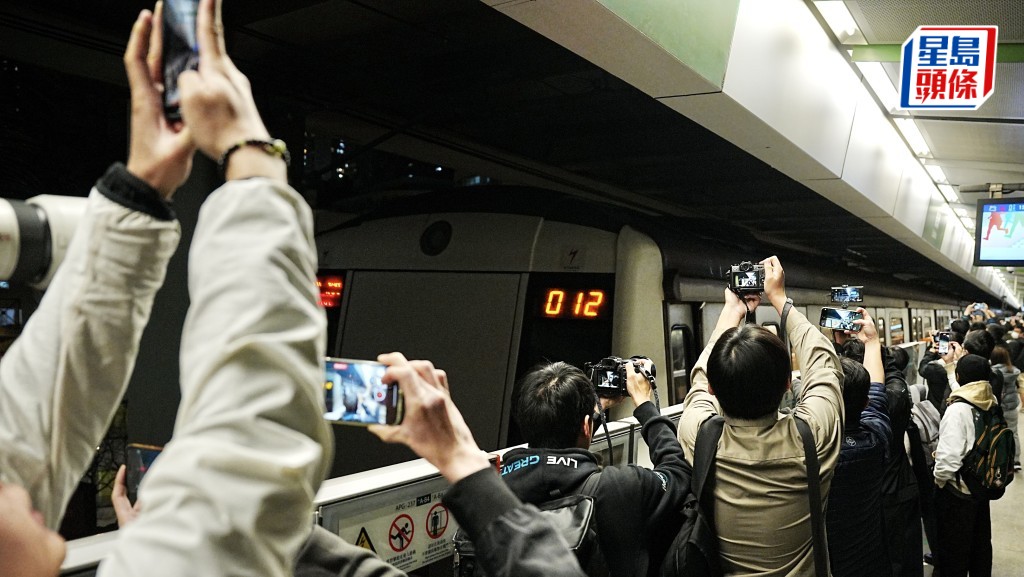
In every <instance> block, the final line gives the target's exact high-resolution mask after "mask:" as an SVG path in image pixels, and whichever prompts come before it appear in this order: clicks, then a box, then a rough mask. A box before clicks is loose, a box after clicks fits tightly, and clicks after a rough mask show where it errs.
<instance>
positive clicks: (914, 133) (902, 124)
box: [895, 118, 946, 182]
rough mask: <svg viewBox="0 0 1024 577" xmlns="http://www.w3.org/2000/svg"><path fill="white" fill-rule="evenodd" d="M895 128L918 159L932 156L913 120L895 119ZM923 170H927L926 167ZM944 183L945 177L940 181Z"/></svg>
mask: <svg viewBox="0 0 1024 577" xmlns="http://www.w3.org/2000/svg"><path fill="white" fill-rule="evenodd" d="M895 121H896V128H899V129H900V134H902V135H903V138H904V139H906V141H907V144H909V145H910V149H911V150H912V151H913V152H914V154H915V155H916V156H918V157H928V156H931V155H932V151H931V149H930V148H928V143H927V142H925V141H924V136H923V135H922V134H921V131H920V130H919V129H918V128H917V123H916V122H914V119H913V118H896V119H895ZM925 168H928V167H927V166H926V167H925ZM942 181H943V182H945V181H946V179H945V177H943V179H942Z"/></svg>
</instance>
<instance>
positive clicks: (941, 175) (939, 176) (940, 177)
mask: <svg viewBox="0 0 1024 577" xmlns="http://www.w3.org/2000/svg"><path fill="white" fill-rule="evenodd" d="M924 169H925V170H927V171H928V174H930V175H931V177H932V180H934V181H935V183H936V184H947V182H946V173H945V172H942V167H941V166H938V165H935V164H927V165H925V167H924Z"/></svg>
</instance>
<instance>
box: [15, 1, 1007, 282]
mask: <svg viewBox="0 0 1024 577" xmlns="http://www.w3.org/2000/svg"><path fill="white" fill-rule="evenodd" d="M830 1H836V2H838V1H841V0H830ZM225 4H226V6H225V9H224V10H225V24H226V27H227V31H228V42H229V50H230V51H231V52H232V54H233V56H234V57H235V60H236V61H237V62H238V64H239V67H240V68H241V69H242V70H243V72H245V73H246V74H248V75H249V77H250V78H251V80H252V81H253V85H254V87H255V90H256V92H257V94H258V95H267V96H268V97H272V98H274V99H275V100H276V101H277V102H283V103H286V105H287V106H291V107H294V109H295V110H296V112H298V113H300V114H304V115H307V117H308V118H309V119H310V121H309V123H310V124H312V128H313V129H317V127H318V126H319V127H320V128H319V129H321V130H326V127H327V126H331V125H332V124H331V119H332V118H335V117H343V116H344V117H353V118H359V119H362V120H364V121H367V122H372V123H374V124H376V125H379V126H382V127H385V128H386V129H387V130H389V131H390V135H391V136H389V137H388V138H392V137H397V136H398V135H414V136H416V137H417V138H420V139H422V140H424V141H427V142H433V143H436V144H438V145H440V146H444V147H448V148H454V149H458V150H459V151H462V152H463V153H466V154H478V155H480V156H485V157H486V160H487V161H488V162H489V163H491V164H494V165H500V166H503V167H505V168H507V169H508V173H516V172H519V173H521V174H523V175H527V176H529V177H530V178H532V179H537V178H540V179H545V180H548V181H550V182H552V183H558V184H559V185H560V186H561V187H562V188H563V189H564V188H570V189H578V190H580V191H581V192H583V193H585V194H587V195H590V196H600V197H604V198H608V199H612V200H615V201H619V202H626V203H636V204H642V205H643V206H645V207H647V208H648V209H649V210H655V211H659V212H663V213H665V214H671V215H679V216H689V217H698V218H702V219H707V220H709V221H711V222H728V223H730V224H732V225H736V226H739V227H740V228H743V229H747V230H748V231H749V232H750V233H751V234H752V235H753V236H754V237H755V238H757V239H759V240H760V241H761V242H763V243H764V245H763V246H760V247H752V248H753V249H755V250H776V251H778V252H779V253H780V254H787V253H799V254H801V255H805V256H814V257H816V258H819V259H821V260H822V262H829V263H832V264H833V265H834V266H837V267H852V268H850V269H849V270H850V275H851V278H852V277H854V276H855V275H856V270H857V269H864V270H870V271H884V272H886V273H887V274H890V275H894V276H895V278H896V279H899V280H898V281H897V282H905V283H908V285H912V286H915V287H925V288H926V289H927V290H932V291H935V292H936V294H941V295H944V296H947V297H951V298H957V299H961V300H963V301H974V300H981V299H987V300H989V301H990V302H991V301H992V298H991V297H990V296H988V295H986V294H984V293H983V292H982V291H981V289H979V288H978V287H976V286H974V285H972V284H970V283H968V282H966V281H964V280H962V279H960V278H958V277H956V276H954V275H953V274H951V273H949V272H948V271H946V270H945V269H943V268H942V267H940V266H939V265H937V264H935V263H933V262H932V261H930V260H928V259H927V258H925V257H923V256H921V255H919V254H918V253H916V252H914V251H913V250H911V249H909V248H907V247H906V246H905V245H903V244H901V243H900V242H899V241H897V240H894V239H892V238H891V237H889V236H888V235H886V234H885V233H883V232H881V231H879V230H878V229H876V228H875V227H873V226H872V225H870V224H868V223H866V222H865V221H863V220H862V219H861V218H859V217H857V216H855V215H853V214H851V213H849V212H847V211H846V210H844V209H841V208H839V207H838V206H836V205H834V204H832V203H831V202H829V201H827V200H825V199H823V198H822V197H821V196H819V195H818V194H817V193H815V192H813V191H811V190H809V189H807V188H805V187H804V186H802V185H800V184H798V183H796V182H794V181H792V180H791V179H789V178H788V177H786V176H785V175H783V174H781V173H780V172H778V171H777V170H775V169H773V168H772V167H771V166H768V165H767V164H765V163H764V162H762V161H760V160H758V159H756V158H754V157H752V156H751V155H749V154H747V153H746V152H744V151H742V150H740V149H738V148H737V147H735V146H733V145H732V144H731V143H729V142H728V141H726V140H724V139H722V138H720V137H718V136H717V135H715V134H713V133H711V132H710V131H708V130H706V129H704V128H703V127H701V126H699V125H698V124H696V123H694V122H692V121H689V120H688V119H687V118H685V117H683V116H681V115H679V114H678V113H676V112H674V111H672V110H670V109H669V108H668V107H666V106H664V105H662V104H660V103H658V102H656V101H654V100H652V99H651V98H650V97H649V96H647V95H645V94H643V93H641V92H640V91H638V90H636V89H635V88H633V87H632V86H630V85H628V84H626V83H625V82H623V81H622V80H620V79H618V78H616V77H615V76H613V75H611V74H609V73H607V72H605V71H604V70H602V69H600V68H598V67H597V66H595V65H593V64H591V63H590V62H588V61H586V60H584V59H582V58H580V57H578V56H577V55H575V54H573V53H572V52H569V51H568V50H566V49H564V48H562V47H560V46H558V45H557V44H555V43H553V42H551V41H549V40H547V39H546V38H544V37H542V36H540V35H538V34H536V33H535V32H533V31H532V30H530V29H528V28H525V27H523V26H521V25H519V24H518V23H516V22H514V21H512V20H510V19H509V18H507V17H505V16H504V15H502V14H501V13H499V12H498V11H496V10H494V9H493V8H491V7H489V6H488V5H486V4H485V3H483V2H481V1H480V0H430V1H429V2H428V1H422V2H415V1H408V0H407V1H402V2H396V1H394V0H333V1H317V0H291V1H288V2H281V1H280V0H245V1H244V2H243V1H236V2H232V1H231V0H228V1H227V2H225ZM810 4H812V5H813V3H810ZM845 4H846V5H847V6H848V7H849V9H850V11H851V13H853V14H854V17H855V18H856V19H858V24H859V25H860V27H861V29H862V30H863V31H864V36H865V37H866V41H867V42H868V43H871V44H893V43H895V44H899V43H901V42H902V41H903V40H904V39H905V38H906V36H907V35H908V34H909V33H910V32H911V31H913V29H914V28H915V27H916V26H917V25H918V24H921V23H929V24H931V23H944V24H948V23H950V22H951V21H954V20H955V21H956V23H958V24H998V25H999V26H1000V39H999V41H1000V43H1001V44H1002V43H1021V42H1024V4H1022V3H1021V2H1019V1H1017V0H1007V1H994V2H974V1H964V0H958V1H944V0H936V1H933V2H926V3H925V2H912V3H911V2H902V1H898V0H859V1H854V0H847V1H846V2H845ZM144 7H148V3H147V2H138V1H134V0H132V1H124V0H96V1H94V2H88V3H84V2H76V1H71V0H37V1H35V2H32V3H26V2H15V1H10V0H3V1H0V56H4V57H8V58H13V59H15V60H19V61H24V62H27V63H31V64H33V65H38V66H45V67H49V68H52V69H55V70H59V71H62V72H69V73H71V74H73V75H78V76H88V77H91V78H97V79H100V80H103V81H106V82H110V83H122V82H123V81H122V80H121V79H120V78H121V76H123V73H122V72H121V68H120V66H121V64H120V54H121V52H122V50H123V45H124V41H125V39H126V36H127V31H128V30H129V28H130V24H131V21H132V20H133V19H134V17H135V15H136V14H137V12H138V10H140V9H142V8H144ZM886 66H887V70H888V71H889V72H890V74H893V73H894V72H893V69H892V67H891V65H886ZM897 66H898V65H897ZM997 86H999V87H1000V88H999V90H1000V92H999V94H998V95H997V96H998V97H994V98H993V100H991V101H990V103H988V104H986V105H985V107H983V108H982V110H980V111H979V112H977V113H955V114H947V115H943V116H942V117H937V116H932V115H927V114H923V113H916V114H915V116H916V117H917V118H918V119H919V121H920V122H919V125H920V126H921V130H922V133H923V135H924V137H925V139H926V140H927V141H928V144H929V146H930V149H931V151H932V154H933V158H932V159H930V160H929V161H930V162H934V163H938V164H945V166H944V170H945V171H946V174H947V177H948V178H949V181H950V183H951V184H954V185H965V186H969V185H985V184H988V183H992V182H1018V183H1019V182H1024V160H1022V158H1024V154H1022V153H1024V126H1022V125H1024V64H1022V63H1012V64H1000V68H999V71H998V76H997ZM0 89H2V88H0ZM117 106H118V109H117V111H116V113H117V114H124V108H123V103H119V104H117ZM108 114H109V112H108ZM386 140H387V138H385V139H383V140H381V142H377V143H374V144H376V145H384V144H385V142H384V141H386ZM364 144H366V143H364ZM474 151H476V152H474ZM423 160H428V159H423ZM456 168H457V167H456ZM506 181H507V182H509V183H510V184H518V182H514V181H513V179H506ZM979 196H981V195H974V196H970V195H966V194H965V195H962V196H961V197H958V199H957V202H958V203H962V204H963V205H964V206H965V207H969V206H970V203H972V202H973V201H975V200H977V198H978V197H979ZM954 208H956V207H954ZM922 210H925V208H924V207H922ZM972 212H973V209H972ZM751 256H752V258H757V257H759V256H762V255H758V254H754V255H751ZM1022 288H1024V283H1022Z"/></svg>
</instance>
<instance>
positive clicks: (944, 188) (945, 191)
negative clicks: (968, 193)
mask: <svg viewBox="0 0 1024 577" xmlns="http://www.w3.org/2000/svg"><path fill="white" fill-rule="evenodd" d="M943 176H945V174H943ZM938 187H939V192H941V193H942V198H945V199H946V202H960V197H958V196H957V195H956V190H955V189H954V188H953V187H952V186H950V185H948V184H940V185H938Z"/></svg>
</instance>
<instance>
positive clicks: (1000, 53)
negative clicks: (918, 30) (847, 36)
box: [843, 44, 1024, 64]
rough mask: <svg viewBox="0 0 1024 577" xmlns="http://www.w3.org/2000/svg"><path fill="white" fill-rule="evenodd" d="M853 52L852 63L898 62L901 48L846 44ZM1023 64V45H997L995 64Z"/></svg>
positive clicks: (895, 46) (895, 45)
mask: <svg viewBox="0 0 1024 577" xmlns="http://www.w3.org/2000/svg"><path fill="white" fill-rule="evenodd" d="M843 48H845V49H847V50H853V55H852V56H850V59H851V60H853V61H854V62H899V61H900V52H902V50H903V46H902V45H900V44H847V45H845V46H843ZM1008 62H1024V44H998V45H997V46H996V63H997V64H1006V63H1008Z"/></svg>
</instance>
